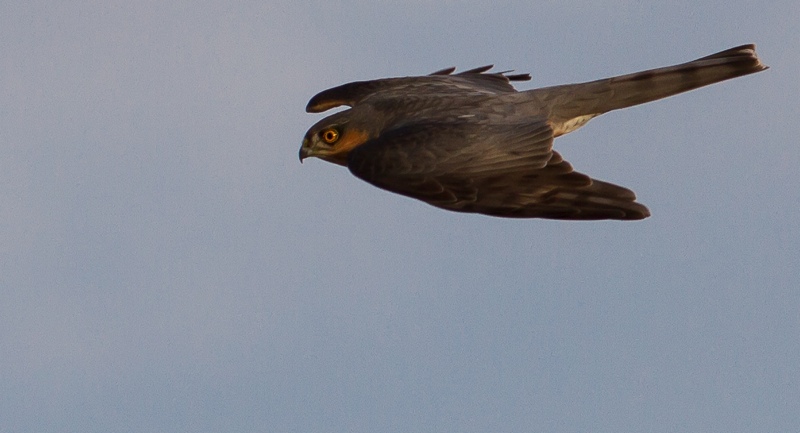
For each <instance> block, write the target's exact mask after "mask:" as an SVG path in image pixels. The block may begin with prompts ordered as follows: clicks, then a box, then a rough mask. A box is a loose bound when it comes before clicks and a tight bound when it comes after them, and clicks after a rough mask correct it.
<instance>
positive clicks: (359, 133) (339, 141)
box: [300, 110, 371, 165]
mask: <svg viewBox="0 0 800 433" xmlns="http://www.w3.org/2000/svg"><path fill="white" fill-rule="evenodd" d="M359 123H361V122H358V121H357V120H356V119H354V118H353V116H352V110H345V111H341V112H338V113H336V114H333V115H331V116H328V117H326V118H324V119H322V120H320V121H319V122H317V123H316V124H314V126H312V127H311V128H310V129H309V130H308V132H306V135H305V137H304V138H303V145H302V146H301V147H300V162H302V161H303V159H305V158H308V157H311V156H315V157H317V158H320V159H323V160H325V161H328V162H332V163H334V164H339V165H347V155H348V154H349V153H350V151H351V150H353V149H354V148H356V147H358V146H360V145H362V144H364V143H365V142H366V141H367V140H369V139H370V138H371V137H370V135H371V134H370V133H369V131H368V130H367V129H366V128H364V127H362V126H360V125H359Z"/></svg>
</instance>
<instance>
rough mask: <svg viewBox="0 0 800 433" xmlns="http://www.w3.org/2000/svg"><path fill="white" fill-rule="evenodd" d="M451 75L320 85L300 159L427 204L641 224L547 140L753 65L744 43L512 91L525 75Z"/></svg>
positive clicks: (627, 202)
mask: <svg viewBox="0 0 800 433" xmlns="http://www.w3.org/2000/svg"><path fill="white" fill-rule="evenodd" d="M492 68H493V66H492V65H489V66H483V67H479V68H475V69H470V70H466V71H463V72H456V69H455V68H447V69H442V70H439V71H436V72H433V73H431V74H429V75H422V76H410V77H396V78H382V79H376V80H370V81H356V82H351V83H347V84H343V85H340V86H337V87H333V88H330V89H327V90H324V91H322V92H320V93H318V94H317V95H315V96H314V97H312V98H311V100H310V101H309V102H308V105H307V106H306V111H307V112H309V113H321V112H324V111H327V110H329V109H332V108H335V107H340V106H347V107H349V108H347V109H344V110H342V111H338V112H336V113H334V114H332V115H330V116H327V117H325V118H323V119H322V120H320V121H318V122H316V123H315V124H314V125H313V126H312V127H311V128H309V130H308V132H306V134H305V136H304V138H303V142H302V145H301V147H300V162H303V160H304V159H305V158H309V157H316V158H319V159H322V160H324V161H327V162H330V163H334V164H338V165H342V166H346V167H347V168H348V169H349V170H350V172H351V173H352V174H353V175H355V176H356V177H358V178H360V179H362V180H364V181H366V182H368V183H370V184H372V185H374V186H377V187H379V188H382V189H384V190H387V191H390V192H394V193H397V194H401V195H404V196H407V197H411V198H414V199H418V200H421V201H423V202H425V203H428V204H430V205H433V206H436V207H438V208H442V209H446V210H450V211H456V212H468V213H477V214H483V215H489V216H494V217H505V218H545V219H555V220H641V219H644V218H647V217H648V216H650V211H649V210H648V208H647V207H646V206H644V205H643V204H641V203H638V202H637V201H636V195H635V194H634V193H633V191H631V190H629V189H627V188H624V187H622V186H618V185H614V184H611V183H608V182H604V181H601V180H597V179H593V178H591V177H589V176H588V175H586V174H583V173H579V172H577V171H575V170H574V169H573V167H572V165H571V164H569V163H568V162H567V161H565V160H564V159H563V158H562V157H561V155H560V154H559V153H558V152H556V151H555V150H553V139H554V138H556V137H559V136H561V135H564V134H567V133H569V132H572V131H575V130H576V129H578V128H580V127H581V126H583V125H585V124H586V123H587V122H588V121H589V120H591V119H593V118H595V117H597V116H599V115H601V114H604V113H607V112H609V111H612V110H618V109H621V108H626V107H630V106H634V105H638V104H643V103H646V102H651V101H655V100H658V99H661V98H666V97H668V96H672V95H676V94H678V93H682V92H686V91H689V90H693V89H697V88H699V87H703V86H707V85H710V84H714V83H718V82H720V81H724V80H728V79H731V78H736V77H740V76H744V75H748V74H753V73H756V72H760V71H763V70H765V69H767V68H768V66H766V65H764V64H762V63H761V61H760V60H759V58H758V56H757V54H756V51H755V45H754V44H748V45H741V46H738V47H735V48H731V49H727V50H724V51H720V52H718V53H716V54H712V55H709V56H706V57H702V58H699V59H697V60H693V61H690V62H687V63H682V64H678V65H674V66H668V67H662V68H657V69H651V70H646V71H642V72H636V73H633V74H627V75H621V76H615V77H612V78H605V79H600V80H596V81H590V82H584V83H577V84H566V85H558V86H551V87H543V88H537V89H532V90H524V91H517V90H516V89H515V88H514V86H513V83H515V82H521V81H528V80H530V79H531V76H530V75H529V74H518V73H513V72H514V71H503V72H490V70H491V69H492Z"/></svg>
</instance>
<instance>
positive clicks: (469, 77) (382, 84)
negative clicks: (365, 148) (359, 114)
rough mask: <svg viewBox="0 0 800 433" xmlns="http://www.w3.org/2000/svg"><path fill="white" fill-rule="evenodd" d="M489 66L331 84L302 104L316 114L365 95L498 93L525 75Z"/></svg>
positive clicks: (510, 89) (527, 76) (527, 78)
mask: <svg viewBox="0 0 800 433" xmlns="http://www.w3.org/2000/svg"><path fill="white" fill-rule="evenodd" d="M491 68H492V65H489V66H482V67H480V68H475V69H470V70H468V71H464V72H460V73H457V74H453V72H454V71H455V68H448V69H442V70H441V71H436V72H434V73H432V74H430V75H423V76H418V77H401V78H383V79H380V80H371V81H356V82H352V83H347V84H343V85H341V86H337V87H333V88H330V89H328V90H323V91H322V92H320V93H318V94H316V95H315V96H314V97H313V98H311V100H310V101H308V105H306V111H307V112H309V113H320V112H323V111H326V110H329V109H331V108H334V107H338V106H340V105H347V106H350V107H352V106H353V105H355V104H357V103H359V102H361V101H363V100H364V99H366V98H367V97H370V96H374V95H379V96H389V97H391V96H392V95H395V96H406V97H410V98H413V97H415V96H422V97H430V96H433V95H436V96H443V97H447V96H460V95H474V94H498V93H505V92H516V90H515V89H514V86H512V85H511V83H510V82H511V81H526V80H530V79H531V77H530V75H528V74H514V75H509V74H508V72H510V71H504V72H494V73H488V72H487V71H488V70H489V69H491Z"/></svg>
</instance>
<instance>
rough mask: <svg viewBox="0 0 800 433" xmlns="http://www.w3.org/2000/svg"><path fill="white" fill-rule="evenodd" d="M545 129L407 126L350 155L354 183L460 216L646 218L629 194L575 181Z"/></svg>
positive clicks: (578, 177)
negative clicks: (420, 201) (354, 178)
mask: <svg viewBox="0 0 800 433" xmlns="http://www.w3.org/2000/svg"><path fill="white" fill-rule="evenodd" d="M552 143H553V131H552V129H551V128H550V127H549V126H548V125H547V124H546V123H545V122H544V121H534V122H527V123H520V124H508V125H498V124H489V125H482V124H474V123H469V122H443V123H435V122H433V123H422V124H411V125H406V126H403V127H400V128H397V129H395V130H391V131H388V132H386V133H384V134H383V135H382V136H381V137H379V138H377V139H374V140H371V141H368V142H367V143H365V144H363V145H362V146H359V147H358V148H356V149H354V150H353V151H352V152H351V153H350V156H349V159H348V167H349V168H350V171H351V172H352V173H353V174H354V175H356V176H357V177H359V178H361V179H363V180H365V181H367V182H369V183H371V184H373V185H375V186H377V187H380V188H383V189H386V190H388V191H392V192H395V193H398V194H402V195H405V196H408V197H412V198H416V199H419V200H422V201H424V202H426V203H429V204H431V205H434V206H437V207H440V208H444V209H448V210H453V211H460V212H475V213H482V214H487V215H493V216H499V217H516V218H551V219H570V220H597V219H620V220H626V219H642V218H646V217H647V216H649V215H650V212H649V211H648V210H647V208H646V207H644V206H643V205H641V204H639V203H636V202H635V200H636V196H635V195H634V193H633V192H632V191H630V190H628V189H626V188H623V187H620V186H616V185H612V184H610V183H606V182H602V181H598V180H594V179H591V178H590V177H589V176H586V175H584V174H581V173H578V172H576V171H574V170H573V169H572V166H571V165H570V164H569V163H568V162H566V161H564V160H563V159H562V158H561V155H559V154H558V153H556V152H554V151H553V150H552Z"/></svg>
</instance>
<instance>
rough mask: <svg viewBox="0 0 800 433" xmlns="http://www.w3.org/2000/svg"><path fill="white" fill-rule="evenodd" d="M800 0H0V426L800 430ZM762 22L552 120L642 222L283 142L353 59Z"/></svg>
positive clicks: (372, 73) (542, 63)
mask: <svg viewBox="0 0 800 433" xmlns="http://www.w3.org/2000/svg"><path fill="white" fill-rule="evenodd" d="M798 23H800V3H799V2H797V1H796V0H779V1H773V2H767V3H763V2H754V1H737V0H732V1H729V2H727V3H725V5H724V7H723V6H720V3H719V2H718V1H716V0H714V1H705V0H701V1H695V0H692V1H689V0H686V1H675V2H662V1H650V0H645V1H641V0H636V1H633V0H630V1H628V0H608V1H572V0H566V1H564V0H562V1H550V0H542V1H537V2H530V1H519V2H507V3H504V2H499V3H497V2H479V1H465V2H457V1H441V0H437V1H428V0H419V1H408V2H391V3H390V2H381V1H309V2H297V1H294V0H291V1H289V0H287V1H274V0H273V1H249V2H229V1H183V0H179V1H171V2H161V1H147V0H146V1H137V2H121V1H120V2H117V1H71V2H52V1H26V2H11V1H4V2H1V3H0V51H1V52H2V55H0V101H1V102H0V266H1V269H2V270H1V271H0V390H2V392H0V432H51V431H52V432H55V431H58V432H109V431H115V432H214V431H235V432H303V433H305V432H417V431H419V432H423V431H425V432H427V431H432V432H521V431H540V432H550V431H563V432H578V431H593V432H641V431H647V432H675V431H692V432H753V431H772V432H779V431H793V432H796V431H798V428H800V267H799V266H798V265H800V186H798V185H800V145H799V143H798V137H799V136H800V121H798V120H797V119H798V118H800V103H798V100H800V79H798V77H800V54H798V53H800V26H798ZM749 42H754V43H756V44H757V45H758V52H759V54H760V57H761V58H762V59H763V61H764V62H765V63H766V64H768V65H770V66H771V69H769V70H768V71H766V72H763V73H759V74H756V75H751V76H748V77H744V78H739V79H735V80H732V81H728V82H725V83H722V84H717V85H714V86H711V87H708V88H704V89H701V90H697V91H694V92H691V93H687V94H683V95H680V96H677V97H674V98H670V99H667V100H663V101H659V102H655V103H652V104H648V105H645V106H640V107H635V108H630V109H626V110H623V111H618V112H614V113H609V114H607V115H605V116H602V117H600V118H598V119H595V120H593V121H592V122H590V123H589V124H588V125H587V126H585V127H584V128H583V129H581V130H580V131H577V132H575V133H573V134H570V135H568V136H565V137H561V138H559V139H557V140H556V142H555V147H556V149H558V151H559V152H560V153H561V154H562V155H564V157H565V158H566V159H567V160H569V161H570V162H571V163H572V164H573V165H574V166H575V167H576V169H578V170H580V171H582V172H585V173H588V174H590V175H592V176H593V177H597V178H599V179H603V180H607V181H610V182H613V183H617V184H620V185H624V186H626V187H629V188H631V189H633V190H634V191H636V193H637V195H638V197H639V200H640V201H641V202H642V203H644V204H646V205H647V206H648V207H649V208H650V210H651V211H652V214H653V215H652V217H650V218H649V219H646V220H644V221H640V222H559V221H544V220H504V219H495V218H490V217H485V216H478V215H464V214H457V213H450V212H445V211H442V210H439V209H436V208H433V207H430V206H428V205H425V204H424V203H421V202H418V201H415V200H412V199H408V198H404V197H401V196H398V195H393V194H390V193H387V192H385V191H382V190H379V189H377V188H374V187H372V186H370V185H368V184H366V183H364V182H361V181H359V180H358V179H356V178H355V177H353V176H352V175H350V173H349V172H348V171H347V170H346V169H344V168H342V167H339V166H335V165H332V164H328V163H324V162H322V161H320V160H316V159H312V160H307V161H306V163H304V164H302V165H301V164H300V163H298V161H297V151H298V149H299V146H300V142H301V139H302V137H303V134H304V133H305V131H306V129H307V128H308V127H309V126H310V125H312V124H313V123H314V122H316V121H317V120H319V119H320V118H321V117H322V116H323V115H311V114H306V113H305V112H304V107H305V104H306V102H307V101H308V99H309V98H310V97H311V96H313V95H314V94H316V93H317V92H318V91H321V90H323V89H326V88H328V87H332V86H335V85H338V84H341V83H344V82H348V81H355V80H364V79H371V78H379V77H385V76H399V75H415V74H424V73H428V72H432V71H434V70H438V69H441V68H445V67H448V66H458V67H460V68H462V69H463V68H471V67H476V66H480V65H484V64H488V63H494V64H495V65H497V68H498V69H501V70H505V69H516V70H517V71H519V72H530V73H531V75H532V76H533V81H531V82H527V83H522V84H521V85H519V86H518V87H519V88H521V89H528V88H532V87H539V86H545V85H554V84H561V83H569V82H579V81H588V80H593V79H597V78H601V77H606V76H611V75H617V74H622V73H629V72H634V71H638V70H642V69H648V68H652V67H657V66H666V65H669V64H674V63H680V62H684V61H688V60H692V59H695V58H698V57H701V56H705V55H708V54H711V53H714V52H716V51H720V50H723V49H726V48H729V47H733V46H736V45H739V44H744V43H749Z"/></svg>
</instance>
